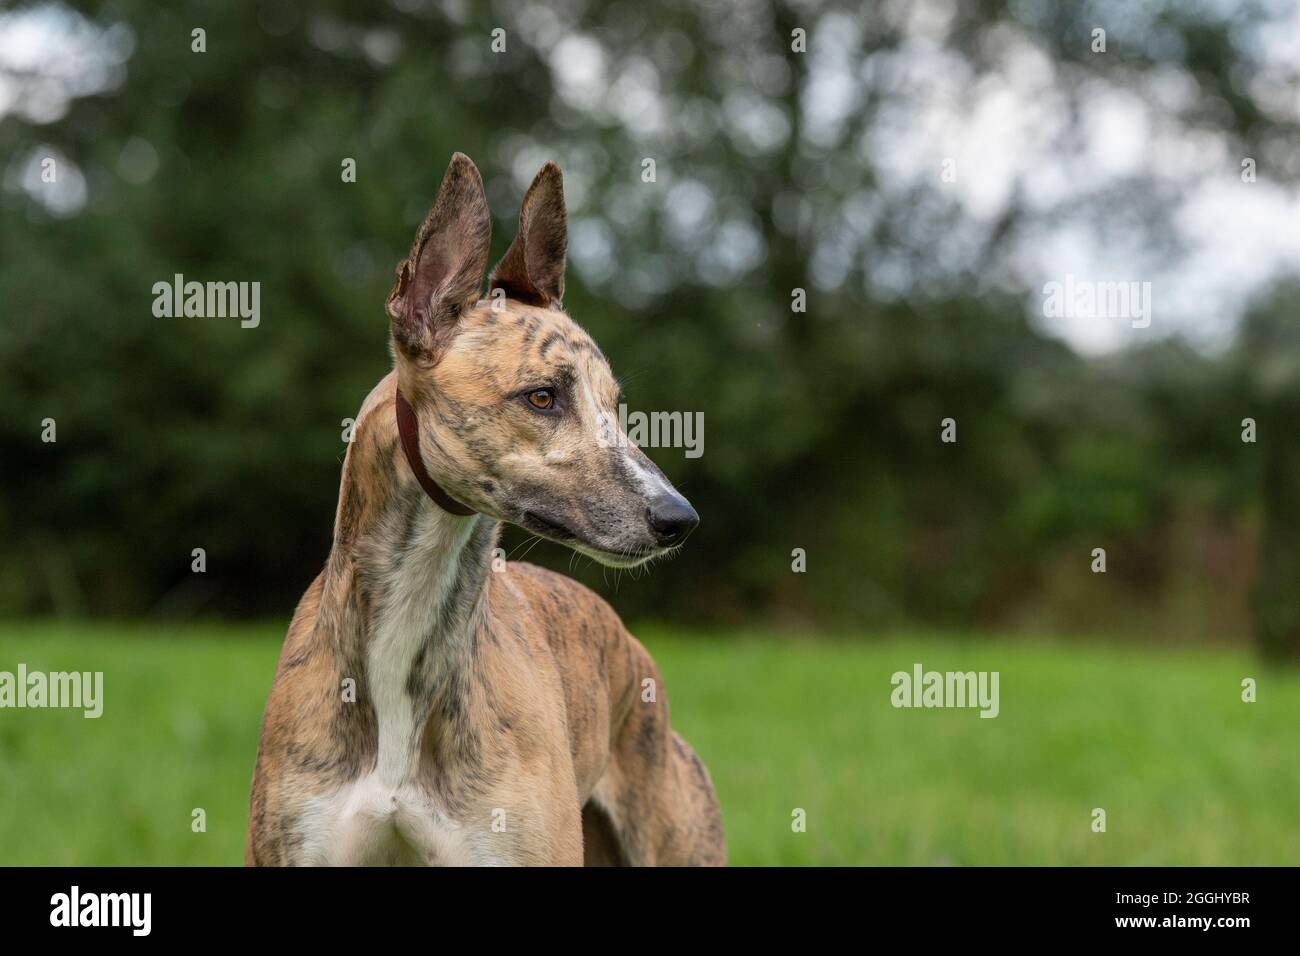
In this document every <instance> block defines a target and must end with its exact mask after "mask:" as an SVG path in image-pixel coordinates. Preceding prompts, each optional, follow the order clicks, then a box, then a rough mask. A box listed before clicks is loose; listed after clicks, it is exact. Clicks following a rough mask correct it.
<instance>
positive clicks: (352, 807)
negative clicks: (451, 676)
mask: <svg viewBox="0 0 1300 956" xmlns="http://www.w3.org/2000/svg"><path fill="white" fill-rule="evenodd" d="M415 520H416V522H417V523H416V526H415V528H414V531H413V534H412V537H411V544H410V547H409V549H408V550H407V551H406V553H405V555H404V556H403V557H402V559H401V562H400V564H399V565H397V566H396V567H395V568H394V569H393V573H392V575H391V576H390V584H389V587H388V589H387V592H386V594H385V598H384V602H383V605H382V607H381V608H380V609H379V613H378V616H377V626H376V628H375V630H374V632H373V634H372V637H371V640H370V643H369V645H368V646H367V648H366V687H367V689H368V692H369V695H370V702H371V704H372V706H373V707H374V711H375V719H376V725H377V729H378V747H377V749H378V753H377V760H376V764H375V768H374V770H372V771H371V772H370V773H368V774H366V775H365V776H363V777H361V778H358V779H357V780H354V781H351V782H349V783H347V784H345V785H344V786H343V787H341V788H339V789H337V790H334V791H332V792H329V793H326V794H321V795H318V796H316V797H313V798H312V799H311V800H309V801H308V803H307V805H306V806H305V807H304V811H303V813H302V815H301V816H300V818H299V827H300V832H301V833H302V835H303V845H302V856H303V862H305V863H308V864H315V865H338V866H348V865H351V866H358V865H359V866H366V865H369V866H380V865H396V866H403V865H405V866H429V865H442V866H448V865H450V866H461V865H484V864H489V865H490V864H493V863H508V862H509V861H508V860H505V859H501V858H500V857H499V854H500V850H501V846H500V843H501V841H499V840H494V839H493V838H492V837H493V834H492V833H491V826H490V822H489V821H475V823H474V825H473V826H466V825H465V824H463V823H462V822H460V821H456V820H453V819H451V818H449V817H448V816H447V815H446V814H445V813H444V812H443V809H442V808H440V807H439V806H437V805H436V804H435V802H434V801H433V798H432V796H431V795H430V794H429V793H428V792H427V791H426V790H425V789H424V788H423V787H421V786H420V785H419V784H418V782H417V770H418V768H419V760H420V742H421V738H422V736H423V733H424V725H425V722H426V720H427V717H428V714H427V712H420V705H419V703H418V702H417V701H414V700H412V698H411V695H410V692H409V689H408V688H409V679H410V675H411V672H412V668H413V667H415V664H416V660H417V658H418V656H419V655H420V654H421V653H422V652H423V653H424V654H426V655H428V654H434V655H435V658H434V660H435V666H437V657H438V650H439V646H438V645H440V644H441V643H442V642H447V641H455V640H457V638H458V637H459V635H456V634H451V633H444V631H445V629H446V626H447V622H445V621H443V620H440V619H439V614H440V611H441V609H442V608H443V607H444V603H445V601H446V598H447V596H448V593H449V592H450V589H451V588H452V586H453V583H454V581H455V576H456V574H457V563H458V559H459V557H460V555H461V552H462V551H463V549H464V546H465V544H466V542H467V541H468V540H469V537H470V535H471V534H472V533H473V530H474V524H475V522H476V521H478V520H479V519H478V518H477V517H476V518H471V519H468V520H464V519H453V518H451V517H450V516H448V515H446V514H444V513H442V512H440V511H438V510H437V509H435V508H433V507H429V506H426V507H424V508H421V510H420V512H419V514H418V515H417V517H416V519H415ZM431 642H432V646H431ZM427 706H428V705H427V702H425V704H424V707H425V708H426V709H427Z"/></svg>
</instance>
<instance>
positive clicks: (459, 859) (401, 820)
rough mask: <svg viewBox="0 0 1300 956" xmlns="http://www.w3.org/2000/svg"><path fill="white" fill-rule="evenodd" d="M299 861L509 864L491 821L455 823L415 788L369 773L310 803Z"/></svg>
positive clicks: (330, 863) (324, 863) (301, 821)
mask: <svg viewBox="0 0 1300 956" xmlns="http://www.w3.org/2000/svg"><path fill="white" fill-rule="evenodd" d="M299 832H300V833H301V835H302V837H303V842H302V852H303V862H304V863H307V864H310V865H322V866H484V865H488V866H490V865H494V864H495V865H508V864H510V863H512V862H515V861H514V860H513V859H512V858H511V854H510V853H509V849H508V845H506V843H505V841H503V840H501V839H500V836H501V834H497V833H493V832H492V828H491V823H490V820H489V821H484V822H483V823H479V822H475V823H473V824H469V823H465V822H462V821H458V820H454V819H452V818H451V817H449V816H448V815H447V814H446V813H444V812H443V810H442V808H440V807H439V806H437V805H436V803H435V802H434V801H433V800H432V799H431V798H430V796H429V795H428V794H427V793H425V792H423V791H422V790H421V789H420V788H418V787H416V786H414V785H407V786H402V787H396V788H394V787H391V786H389V785H387V784H385V783H384V782H383V781H382V780H380V779H379V777H378V776H377V774H375V773H371V774H368V775H367V776H365V777H362V778H360V779H358V780H356V781H353V782H352V783H350V784H348V785H346V786H344V787H343V788H341V789H339V790H337V791H334V792H332V793H329V794H325V795H322V796H318V797H315V798H313V799H311V800H310V801H309V802H308V804H307V806H306V808H305V811H304V812H303V814H302V815H301V816H300V818H299Z"/></svg>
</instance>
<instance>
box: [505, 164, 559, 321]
mask: <svg viewBox="0 0 1300 956" xmlns="http://www.w3.org/2000/svg"><path fill="white" fill-rule="evenodd" d="M568 248H569V227H568V223H567V222H566V220H565V217H564V177H563V176H561V175H560V167H559V166H556V165H555V164H554V163H547V164H546V165H545V166H543V167H542V168H541V170H540V171H539V172H538V173H537V178H535V179H534V180H533V184H532V185H531V186H529V187H528V192H527V193H525V194H524V204H523V207H522V208H521V209H520V210H519V233H518V234H517V235H516V236H515V241H514V242H512V243H511V244H510V248H509V249H507V250H506V254H505V255H504V256H502V257H501V261H500V262H498V263H497V264H496V268H495V269H493V270H492V275H491V276H489V277H488V289H489V290H491V289H504V290H505V293H506V295H508V296H510V297H511V298H513V299H519V300H520V301H521V302H528V303H531V304H532V305H549V306H555V307H556V308H558V307H559V305H560V300H561V299H563V298H564V257H565V254H566V252H567V251H568Z"/></svg>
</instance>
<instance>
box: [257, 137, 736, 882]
mask: <svg viewBox="0 0 1300 956" xmlns="http://www.w3.org/2000/svg"><path fill="white" fill-rule="evenodd" d="M490 229H491V223H490V219H489V215H488V206H487V198H486V196H485V194H484V191H483V181H482V179H481V178H480V176H479V172H478V170H477V169H476V168H475V166H474V164H473V163H472V162H470V160H469V159H468V158H467V157H465V156H463V155H461V154H459V153H457V154H456V156H455V157H453V159H452V162H451V166H450V167H449V168H448V170H447V174H446V176H445V177H444V179H443V181H442V186H441V188H440V189H439V192H438V197H437V199H436V200H435V202H434V204H433V208H432V209H431V210H430V212H429V215H428V217H427V218H426V219H425V221H424V223H423V225H422V226H421V227H420V229H419V231H418V232H417V233H416V237H415V243H414V245H413V246H412V247H411V252H410V255H409V256H408V257H407V258H406V259H405V260H404V261H403V262H402V263H401V264H400V265H399V266H398V270H397V283H396V285H395V287H394V288H393V291H392V294H391V295H390V296H389V298H388V303H387V312H388V315H389V317H390V318H391V320H392V324H391V331H392V351H393V355H394V369H393V371H392V372H391V373H390V374H389V375H388V376H387V377H386V378H384V379H383V381H381V382H380V383H379V384H378V385H377V386H375V389H374V390H373V391H372V392H371V393H370V395H369V397H368V398H367V399H366V401H365V403H364V405H363V406H362V408H361V413H360V415H359V416H358V418H357V422H356V426H355V429H354V434H353V441H352V443H351V445H350V447H349V448H348V452H347V458H346V460H345V462H344V465H343V481H342V487H341V488H340V490H339V504H338V511H337V514H336V516H335V524H334V543H333V548H332V550H331V551H330V555H329V560H328V562H327V563H326V566H325V570H324V571H323V572H322V573H321V574H320V576H319V577H317V578H316V580H315V581H314V582H313V583H312V585H311V587H310V588H308V589H307V593H306V594H305V595H304V596H303V599H302V601H301V603H300V604H299V605H298V610H297V612H296V613H295V614H294V617H293V622H292V623H291V624H290V625H289V633H288V636H287V638H286V639H285V642H284V649H283V650H282V652H281V655H280V663H279V668H278V670H277V672H276V675H275V683H274V686H273V687H272V688H271V695H270V699H269V700H268V702H267V705H266V714H265V716H264V718H263V723H262V738H261V744H260V747H259V749H258V755H257V767H256V770H255V771H254V774H253V790H252V797H251V800H250V806H249V822H248V843H247V849H246V852H245V859H246V862H247V863H249V864H256V865H277V864H361V865H367V864H369V865H379V864H397V865H468V864H544V865H545V864H574V865H577V864H582V863H584V862H585V863H587V864H588V865H592V864H634V865H635V864H723V863H725V862H726V847H725V844H724V842H723V836H722V820H721V815H720V813H719V811H718V803H717V798H716V797H715V796H714V792H713V785H712V783H711V782H710V780H709V774H708V772H707V771H706V770H705V769H704V766H703V764H701V763H700V761H699V759H698V758H697V757H696V756H695V754H694V752H693V751H692V750H691V748H690V746H689V745H688V744H687V743H686V741H685V740H683V739H682V738H681V737H680V736H679V735H678V734H677V733H675V732H674V731H673V730H672V729H671V727H670V726H669V722H668V701H667V698H666V695H665V693H664V688H663V683H662V681H661V680H660V677H659V672H658V670H657V669H656V668H655V664H654V661H653V660H651V658H650V655H649V654H648V653H647V652H646V650H645V648H644V647H642V645H641V644H640V642H639V641H637V639H636V638H635V637H633V636H632V635H631V634H629V633H628V632H627V630H625V629H624V627H623V625H622V623H621V622H620V621H619V619H618V617H617V615H615V613H614V612H613V611H612V610H611V609H610V607H609V606H608V605H607V604H606V603H605V602H604V601H603V600H601V599H600V598H599V597H597V596H596V595H595V594H593V593H592V592H590V591H589V590H587V589H586V588H584V587H582V586H581V585H579V584H576V583H575V582H573V581H571V580H569V579H568V578H565V577H562V576H560V575H558V574H554V573H551V572H549V571H544V570H542V569H540V568H537V567H533V566H531V565H528V564H521V563H513V562H512V563H509V564H505V565H504V567H502V566H501V564H500V562H497V567H496V569H494V562H493V554H492V552H493V549H494V548H495V546H496V544H497V536H498V531H499V524H498V523H499V522H501V521H508V522H512V523H514V524H516V525H519V526H521V527H523V528H525V529H527V530H528V531H531V532H533V533H535V534H537V535H540V536H542V537H544V538H548V539H550V540H553V541H558V542H561V543H563V544H565V545H567V546H569V547H571V548H573V549H574V550H576V551H578V552H580V553H582V554H585V555H589V556H591V557H593V558H595V559H597V560H598V561H601V562H603V563H605V564H607V565H611V566H614V567H632V566H635V565H637V564H640V563H642V562H644V561H647V560H649V559H651V558H654V557H657V556H660V555H663V554H665V553H667V552H669V551H671V550H672V549H674V548H676V547H677V546H679V545H680V544H681V542H682V541H683V540H684V539H685V537H686V535H687V534H689V533H690V531H691V529H692V528H694V527H695V525H696V523H697V522H698V520H699V519H698V516H697V515H696V514H695V511H694V510H693V509H692V508H691V506H690V505H689V504H688V503H687V502H686V501H685V499H683V498H682V497H681V495H679V494H678V493H677V492H676V491H675V490H674V489H673V487H672V485H671V484H669V482H668V480H667V479H666V478H665V477H664V476H663V474H662V473H661V472H660V471H659V469H658V468H656V467H655V466H654V465H653V464H652V463H651V462H650V461H649V459H647V458H646V457H645V455H644V454H642V453H641V451H640V450H639V449H637V448H636V447H635V446H634V445H632V444H630V443H628V442H626V441H619V440H614V441H611V440H610V435H611V433H612V432H611V429H613V430H614V432H616V430H617V427H618V426H617V413H616V408H617V404H618V401H619V390H618V387H617V385H616V383H615V381H614V378H613V376H612V374H611V373H610V370H609V366H608V364H607V363H606V360H605V357H604V356H603V355H602V354H601V352H600V349H598V348H597V347H596V345H595V343H594V342H593V341H592V340H591V338H590V337H589V336H588V335H587V334H586V333H585V332H584V331H583V330H582V329H581V328H579V327H578V326H577V325H576V324H575V323H574V322H573V320H572V319H570V318H569V317H568V315H566V314H565V313H564V311H563V310H562V308H561V305H560V302H561V298H562V296H563V293H564V266H565V250H566V228H565V211H564V193H563V185H562V181H561V177H560V171H559V168H558V167H557V166H555V165H554V164H553V163H548V164H546V165H545V166H543V167H542V170H541V172H539V173H538V174H537V178H536V179H535V180H534V182H533V184H532V187H531V188H530V189H529V190H528V193H527V195H526V196H525V197H524V202H523V208H522V210H521V212H520V215H519V233H518V235H517V236H516V237H515V240H514V243H513V244H512V245H511V246H510V249H509V251H508V252H507V253H506V254H505V256H504V257H503V258H502V260H501V261H500V263H498V264H497V266H496V268H495V269H494V270H493V271H492V274H491V276H490V277H489V283H488V284H489V290H490V291H489V297H488V299H486V300H480V298H479V296H480V292H481V289H482V282H483V273H484V270H485V267H486V265H487V255H488V244H489V236H490ZM399 390H400V393H401V395H402V396H404V398H405V400H406V401H407V402H408V403H409V405H410V407H411V409H412V410H413V411H414V421H415V422H416V423H418V424H416V425H415V426H413V427H414V428H416V429H418V430H417V431H415V433H414V435H415V436H416V439H417V441H418V446H417V447H418V450H417V451H416V452H415V453H416V454H417V455H419V456H420V458H419V460H418V462H414V460H412V459H408V458H407V456H406V455H405V454H404V452H403V448H402V444H401V441H400V440H399V427H398V424H397V421H396V415H395V403H396V401H397V395H398V392H399ZM413 462H414V464H413ZM419 464H422V465H423V467H424V470H425V471H427V473H428V476H429V477H431V478H432V480H433V484H434V490H431V491H429V493H428V494H426V493H425V491H424V490H422V486H421V483H420V481H419V480H418V479H417V476H416V469H418V466H419ZM438 492H440V493H441V494H440V497H441V499H442V502H443V504H442V505H441V506H440V505H439V504H438V503H436V502H435V500H433V496H434V495H435V493H438ZM453 512H460V513H453ZM465 512H468V514H465Z"/></svg>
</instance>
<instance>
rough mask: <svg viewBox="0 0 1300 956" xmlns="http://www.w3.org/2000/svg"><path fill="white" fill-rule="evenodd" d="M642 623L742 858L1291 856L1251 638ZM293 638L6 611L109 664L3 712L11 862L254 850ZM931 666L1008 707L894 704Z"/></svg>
mask: <svg viewBox="0 0 1300 956" xmlns="http://www.w3.org/2000/svg"><path fill="white" fill-rule="evenodd" d="M640 633H641V636H642V638H643V639H644V640H645V642H646V644H647V646H648V647H649V648H650V650H651V652H652V653H653V654H654V655H655V657H656V658H657V659H658V661H659V663H660V667H661V669H662V670H663V672H664V676H665V679H666V681H667V685H668V690H669V693H670V695H671V698H672V702H673V722H674V724H675V725H676V726H677V727H678V728H679V729H680V730H681V731H682V733H683V734H685V735H686V737H687V738H688V739H689V740H690V741H691V742H692V743H693V744H694V745H695V747H696V749H697V750H698V751H699V753H700V755H701V757H702V758H703V759H704V761H705V763H706V764H707V765H708V766H709V768H710V770H711V771H712V773H713V777H714V781H715V783H716V784H717V787H718V791H719V794H720V797H721V800H722V808H723V815H724V819H725V823H726V828H727V837H728V844H729V847H730V853H731V860H732V862H733V863H734V864H919V865H931V864H959V865H960V864H1049V865H1050V864H1121V865H1122V864H1192V865H1201V864H1296V863H1300V746H1298V743H1300V676H1298V675H1296V674H1295V673H1270V672H1261V671H1260V669H1259V665H1257V664H1256V663H1255V662H1254V661H1253V660H1252V659H1250V658H1249V657H1247V656H1245V655H1238V654H1233V653H1226V652H1220V651H1215V652H1211V651H1204V652H1201V651H1198V652H1187V653H1174V652H1168V651H1156V650H1150V649H1141V650H1129V649H1116V648H1102V647H1099V646H1098V645H1096V644H1090V645H1083V644H1077V643H1076V644H1053V643H1024V642H1016V643H1010V642H1002V641H992V642H990V641H985V640H974V639H967V640H960V639H954V638H946V639H945V638H937V637H936V638H927V637H920V636H903V635H900V636H897V637H894V638H890V639H887V640H883V641H872V642H865V641H854V642H850V641H795V642H791V641H784V640H778V639H776V638H772V637H764V636H762V635H746V634H738V635H729V636H728V637H727V639H725V640H724V639H722V638H721V637H719V636H716V635H708V634H701V635H688V634H669V633H667V632H664V631H657V630H654V629H643V630H642V631H641V632H640ZM279 639H280V630H279V628H278V627H252V628H221V627H196V628H186V629H183V630H165V629H162V628H159V627H157V626H150V627H147V628H146V627H139V628H136V627H128V626H118V627H106V626H84V627H77V628H69V627H66V626H59V625H45V624H33V625H16V624H13V623H0V670H8V671H13V670H16V668H17V664H18V662H20V661H21V662H24V663H26V665H27V667H28V670H29V671H31V670H44V671H57V670H83V671H84V670H91V671H94V670H102V671H103V672H104V674H105V676H104V685H105V689H104V696H105V708H104V714H103V716H102V717H101V718H99V719H98V720H87V719H85V718H83V717H82V716H81V715H80V713H79V712H70V711H55V710H43V711H42V710H2V711H0V864H87V865H125V864H144V865H152V864H222V865H224V864H238V863H240V862H242V852H243V840H244V824H245V817H246V809H247V797H248V783H249V776H250V773H251V770H252V764H253V757H254V753H255V749H256V746H257V733H258V724H259V721H260V718H261V711H262V705H263V702H264V700H265V696H266V691H267V688H268V686H269V684H270V680H271V676H272V673H273V670H274V666H275V658H276V654H277V651H278V645H279ZM917 661H919V662H921V663H923V664H924V665H925V667H926V668H927V669H935V670H996V671H999V672H1000V674H1001V681H1000V692H1001V693H1000V697H1001V713H1000V715H999V716H998V717H997V718H996V719H992V720H987V719H980V718H979V717H978V715H977V713H976V712H975V711H973V710H960V711H959V710H906V709H894V708H893V707H892V706H891V705H890V702H889V696H890V690H891V687H890V675H891V674H892V673H893V672H895V671H898V670H906V671H910V670H911V668H912V665H913V663H914V662H917ZM1246 676H1251V677H1255V678H1257V680H1258V682H1259V700H1258V702H1257V703H1251V704H1247V703H1243V702H1242V701H1241V696H1240V694H1241V690H1240V683H1241V679H1242V678H1243V677H1246ZM1094 807H1101V808H1103V809H1105V811H1106V814H1107V832H1105V833H1094V832H1093V831H1092V829H1091V822H1092V816H1091V814H1092V810H1093V808H1094ZM194 808H203V809H204V811H205V812H206V819H207V830H206V832H203V833H195V832H192V830H191V813H192V811H193V810H194ZM795 808H801V809H803V810H804V811H805V812H806V818H807V830H806V832H803V833H796V832H792V827H791V818H792V812H793V811H794V809H795Z"/></svg>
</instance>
